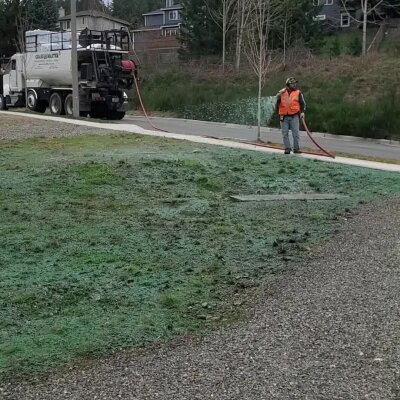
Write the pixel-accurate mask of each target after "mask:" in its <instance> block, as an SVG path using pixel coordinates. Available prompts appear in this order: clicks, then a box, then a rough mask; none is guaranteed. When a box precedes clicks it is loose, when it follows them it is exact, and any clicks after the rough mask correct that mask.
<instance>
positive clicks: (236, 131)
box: [121, 115, 400, 164]
mask: <svg viewBox="0 0 400 400" xmlns="http://www.w3.org/2000/svg"><path fill="white" fill-rule="evenodd" d="M121 122H122V123H125V124H126V123H132V124H135V125H138V126H140V127H142V128H144V129H153V128H152V127H151V126H150V124H149V123H148V122H147V120H146V119H145V118H144V117H142V116H131V115H129V116H126V117H125V118H124V120H123V121H121ZM151 122H152V124H153V125H155V126H156V127H157V128H159V129H163V130H166V131H168V132H174V133H180V134H186V135H188V134H189V135H196V136H205V135H209V136H215V137H219V138H230V139H239V140H246V141H255V140H256V138H257V128H256V127H250V126H244V125H234V124H223V123H216V122H204V121H193V120H184V119H178V118H161V117H151ZM314 136H315V137H316V139H317V141H318V143H320V145H321V146H323V147H324V148H326V149H328V150H331V151H334V152H341V153H347V154H354V155H361V156H369V157H377V158H380V159H383V160H395V161H397V162H398V163H399V164H400V142H393V141H392V142H390V141H384V140H369V139H362V138H355V137H349V136H336V135H327V134H322V133H314ZM261 139H262V140H263V141H265V142H267V141H269V142H272V143H281V142H282V137H281V134H280V131H279V130H278V129H273V128H263V129H262V133H261ZM301 141H302V145H303V146H306V147H315V146H314V145H313V144H312V142H311V141H310V139H309V138H308V137H307V135H306V133H305V132H301Z"/></svg>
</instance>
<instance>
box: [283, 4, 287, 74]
mask: <svg viewBox="0 0 400 400" xmlns="http://www.w3.org/2000/svg"><path fill="white" fill-rule="evenodd" d="M287 18H288V11H287V9H286V14H285V24H284V30H283V69H284V70H286V36H287Z"/></svg>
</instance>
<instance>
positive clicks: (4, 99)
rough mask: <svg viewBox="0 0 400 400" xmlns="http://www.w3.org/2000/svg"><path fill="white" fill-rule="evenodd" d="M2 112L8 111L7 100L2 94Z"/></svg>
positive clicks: (0, 98)
mask: <svg viewBox="0 0 400 400" xmlns="http://www.w3.org/2000/svg"><path fill="white" fill-rule="evenodd" d="M0 110H2V111H6V110H7V104H6V98H5V97H4V96H3V95H2V94H0Z"/></svg>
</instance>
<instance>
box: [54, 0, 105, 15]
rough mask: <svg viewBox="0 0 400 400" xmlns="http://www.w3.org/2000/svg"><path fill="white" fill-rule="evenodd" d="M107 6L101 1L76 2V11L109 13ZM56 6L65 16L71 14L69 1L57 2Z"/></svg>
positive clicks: (80, 0) (82, 0)
mask: <svg viewBox="0 0 400 400" xmlns="http://www.w3.org/2000/svg"><path fill="white" fill-rule="evenodd" d="M107 4H108V3H107ZM107 4H106V3H105V2H104V1H103V0H77V1H76V11H77V12H80V11H87V10H97V11H103V12H110V8H109V7H108V6H107ZM57 6H58V7H62V8H64V10H65V13H66V14H67V15H69V14H70V13H71V0H57Z"/></svg>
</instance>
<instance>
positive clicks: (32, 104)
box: [26, 90, 38, 111]
mask: <svg viewBox="0 0 400 400" xmlns="http://www.w3.org/2000/svg"><path fill="white" fill-rule="evenodd" d="M26 105H27V106H28V108H29V109H30V110H31V111H37V110H36V107H37V105H38V96H37V93H36V91H35V90H28V93H27V101H26Z"/></svg>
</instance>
